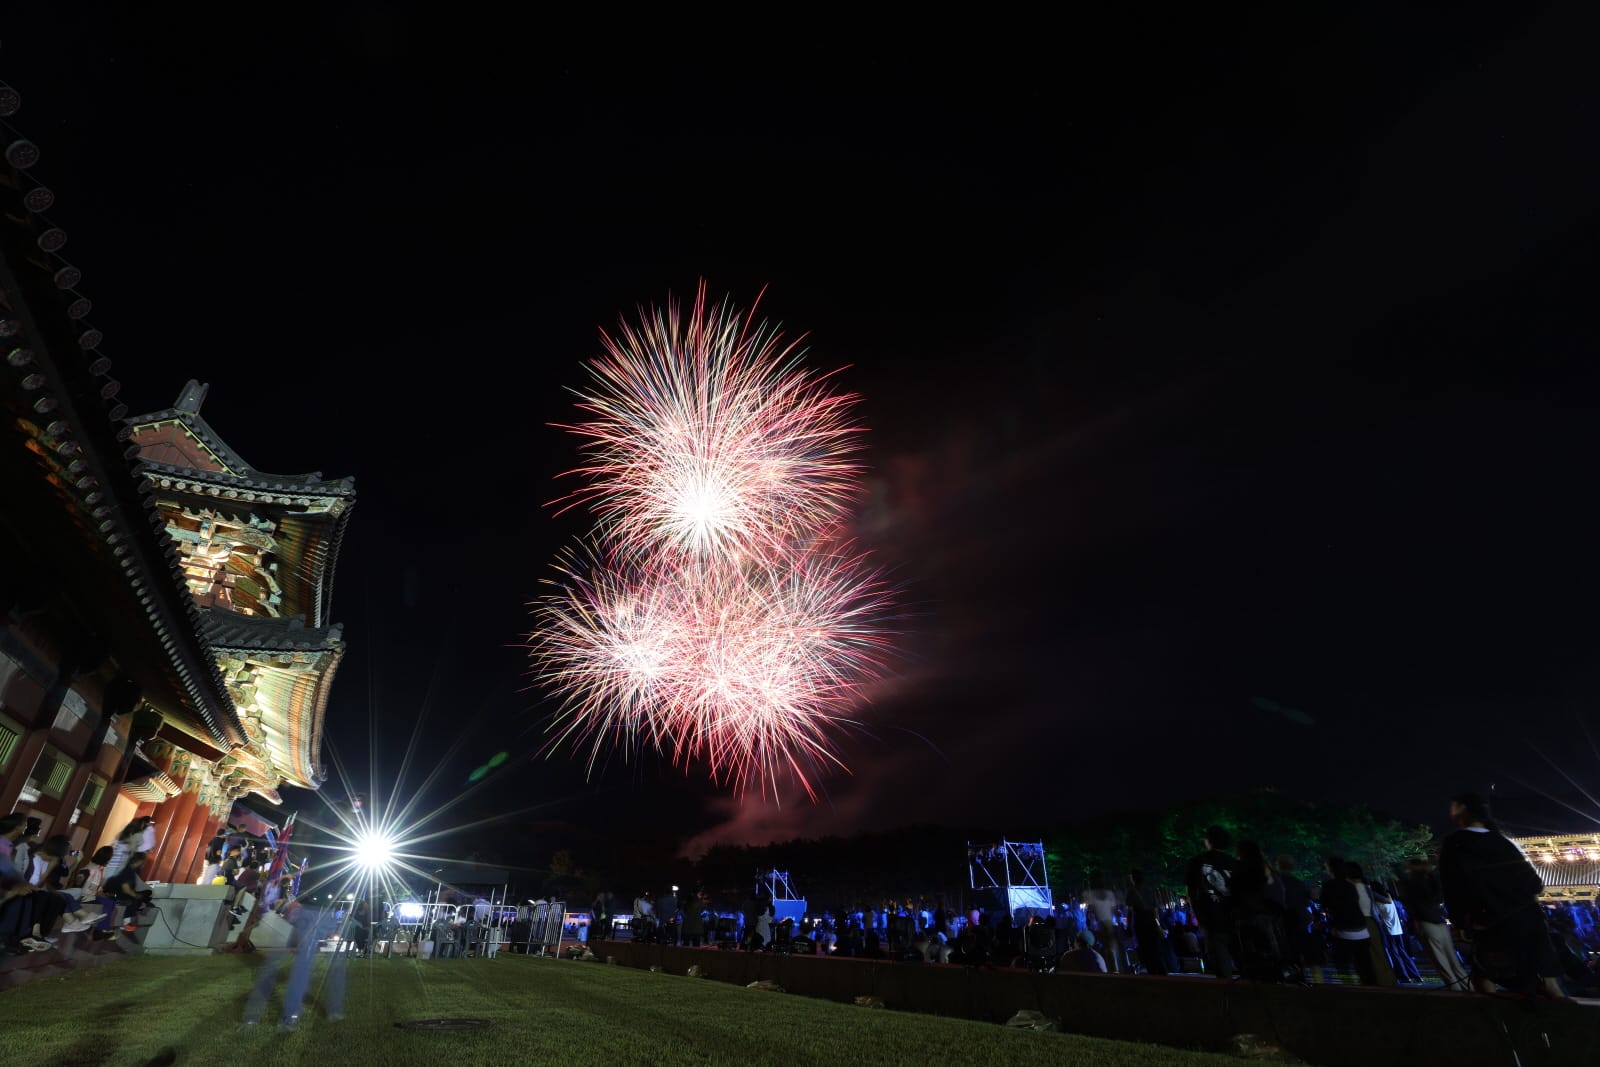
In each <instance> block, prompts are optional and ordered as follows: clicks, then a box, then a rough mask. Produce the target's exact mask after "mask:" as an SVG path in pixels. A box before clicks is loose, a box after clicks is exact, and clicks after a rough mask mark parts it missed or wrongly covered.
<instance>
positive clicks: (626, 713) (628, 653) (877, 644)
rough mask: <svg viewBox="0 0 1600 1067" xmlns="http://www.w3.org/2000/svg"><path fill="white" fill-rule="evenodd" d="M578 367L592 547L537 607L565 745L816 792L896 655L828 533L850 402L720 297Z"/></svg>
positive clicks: (866, 566)
mask: <svg viewBox="0 0 1600 1067" xmlns="http://www.w3.org/2000/svg"><path fill="white" fill-rule="evenodd" d="M640 320H641V324H640V325H639V326H637V327H635V326H632V325H629V324H627V323H624V324H623V326H622V328H621V330H620V331H619V333H618V335H617V336H616V337H615V338H613V337H611V336H608V335H602V343H603V346H604V349H605V355H604V356H602V357H601V358H599V359H597V360H595V361H594V362H593V363H591V364H590V369H591V371H592V372H593V375H594V379H595V387H594V388H593V389H591V390H590V391H588V392H581V393H580V394H579V403H578V406H579V409H580V410H581V411H583V412H585V413H587V414H588V415H590V416H591V417H590V419H588V420H587V421H584V422H580V423H577V424H574V425H572V426H568V427H566V428H567V429H569V430H571V431H572V432H573V433H575V434H577V435H578V436H579V437H581V438H583V439H584V441H585V446H586V452H587V455H588V462H587V463H585V465H584V466H582V467H580V468H578V469H577V470H576V471H575V472H573V473H575V474H577V475H578V476H580V477H582V478H583V479H584V481H585V485H584V486H583V488H580V489H579V490H577V491H576V492H574V493H572V494H571V495H569V496H568V497H566V498H564V500H563V501H561V503H562V504H563V505H564V506H568V507H570V506H574V505H576V504H579V503H583V504H587V505H588V506H589V507H590V509H591V510H592V512H593V513H594V515H595V518H596V528H595V531H594V536H593V543H592V544H591V545H588V546H586V549H585V550H584V551H582V552H570V553H568V554H566V555H565V556H564V557H563V558H562V559H561V560H560V561H558V564H557V570H558V577H557V578H555V579H554V580H553V581H552V586H553V590H552V592H551V593H550V594H549V595H547V596H545V597H543V598H541V599H540V600H539V601H538V602H537V603H536V604H535V606H534V621H535V625H534V632H533V634H532V636H531V639H530V643H531V646H532V655H533V661H534V669H535V674H536V676H537V677H539V678H540V679H541V680H543V681H544V682H545V683H547V684H548V685H550V686H551V687H552V688H553V689H554V690H555V691H557V692H558V693H559V694H560V695H561V700H562V703H561V705H560V710H559V711H558V712H557V714H556V716H555V718H554V722H553V726H552V730H553V731H554V733H555V739H556V741H557V743H563V742H568V743H572V744H573V745H574V746H575V747H577V748H580V749H583V748H586V749H587V759H588V764H589V768H590V770H591V772H592V771H593V770H594V768H595V766H596V764H597V763H598V761H599V759H600V757H601V756H602V755H603V754H604V753H605V752H607V751H608V750H610V749H618V750H621V751H622V752H623V753H625V754H626V753H628V752H630V751H632V750H634V749H635V748H637V747H640V746H647V747H650V748H653V749H655V750H657V751H660V752H663V753H666V754H667V755H669V756H670V757H671V758H672V760H673V761H674V762H676V763H679V764H682V765H684V766H685V767H687V766H690V765H692V764H696V763H703V764H705V765H706V766H708V767H709V769H710V773H711V776H712V778H713V779H714V780H717V781H721V782H725V783H727V784H730V785H731V786H732V787H733V788H734V789H735V790H736V791H738V792H743V791H745V790H746V789H747V788H749V787H751V786H752V785H759V786H760V788H761V789H763V790H764V791H765V790H767V789H768V788H772V789H773V791H774V793H776V789H775V785H776V783H777V782H778V781H779V779H780V778H782V777H784V776H792V777H793V778H794V779H795V780H797V781H798V782H799V783H800V784H801V785H802V786H803V787H804V788H805V789H806V791H807V792H808V793H809V794H810V795H812V796H815V789H814V784H813V778H814V777H815V775H816V773H817V771H818V770H819V769H822V768H825V767H833V768H836V769H843V767H844V765H843V763H842V762H841V761H840V759H839V757H838V755H837V753H836V750H835V747H834V742H833V737H834V735H835V734H836V733H837V731H838V729H839V728H841V727H845V726H848V725H850V724H851V723H852V721H853V720H851V719H850V718H849V716H850V715H851V713H852V711H853V710H854V709H855V708H856V707H858V706H859V705H860V704H861V703H862V700H863V693H864V690H865V689H866V687H867V686H868V685H869V684H870V683H871V682H872V681H874V680H875V679H877V678H878V677H880V676H881V674H882V671H883V669H884V664H885V658H886V652H887V650H888V640H887V634H886V631H885V630H884V626H883V622H884V620H885V619H886V618H887V617H888V615H887V613H888V611H889V609H890V607H891V597H890V595H889V591H888V589H887V587H886V585H885V583H884V582H883V580H882V577H881V575H880V574H879V573H878V571H876V570H875V569H874V568H873V566H872V565H871V562H870V560H869V559H868V558H867V556H866V554H865V553H861V552H857V551H855V550H854V549H852V548H851V547H850V546H849V544H848V542H847V541H846V540H845V539H844V537H843V534H842V529H843V526H844V523H845V521H846V520H847V518H848V515H849V511H850V509H851V507H852V506H853V505H854V503H855V502H856V501H857V500H858V499H859V497H860V494H861V484H860V483H861V468H860V465H859V463H858V462H857V459H856V453H857V450H858V448H859V444H858V440H859V435H860V427H859V426H858V425H857V424H856V422H855V421H854V419H853V417H852V415H851V408H852V406H853V404H854V403H855V397H853V396H849V395H842V394H837V393H834V392H832V391H830V388H829V385H830V382H831V377H830V376H827V375H822V376H818V375H815V374H813V373H812V372H811V371H810V370H809V369H807V368H806V367H804V366H802V365H801V364H800V362H799V356H800V353H799V352H798V351H797V349H796V348H795V346H794V345H785V344H784V342H783V340H782V335H781V333H779V332H778V331H777V330H775V329H771V328H769V327H768V326H767V325H766V324H764V323H761V324H755V323H753V321H752V319H751V317H750V316H748V315H745V314H742V313H740V312H738V311H736V310H734V309H733V308H731V307H730V306H729V305H728V304H726V303H724V304H722V305H720V306H718V307H715V308H711V307H708V306H707V305H706V301H705V287H704V285H702V286H701V287H700V290H699V292H698V294H697V297H696V300H695V303H694V307H693V310H692V312H691V313H690V315H689V316H688V318H687V319H685V318H684V317H682V316H681V315H680V313H679V310H678V308H677V307H676V305H673V304H670V303H669V305H668V308H667V310H665V311H662V310H659V309H657V310H653V311H650V312H643V311H641V313H640Z"/></svg>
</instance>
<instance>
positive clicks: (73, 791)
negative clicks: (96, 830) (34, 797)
mask: <svg viewBox="0 0 1600 1067" xmlns="http://www.w3.org/2000/svg"><path fill="white" fill-rule="evenodd" d="M93 773H94V761H93V760H85V761H83V762H81V763H79V764H78V765H77V766H75V767H73V768H72V777H71V778H68V779H67V787H66V788H65V789H63V790H62V791H61V808H60V810H59V811H57V812H56V817H55V821H54V822H52V823H51V824H50V831H49V832H50V833H52V834H68V835H71V833H72V832H73V828H72V827H69V826H68V825H67V820H68V819H70V818H72V809H73V808H76V807H77V806H78V801H79V800H81V799H83V790H84V787H85V786H87V785H88V784H89V775H91V774H93ZM79 829H87V827H79ZM81 844H82V842H80V843H79V844H77V845H73V846H72V847H73V848H78V847H80V845H81Z"/></svg>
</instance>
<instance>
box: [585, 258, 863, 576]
mask: <svg viewBox="0 0 1600 1067" xmlns="http://www.w3.org/2000/svg"><path fill="white" fill-rule="evenodd" d="M601 341H602V344H603V346H604V348H605V355H604V356H602V357H601V358H599V359H597V360H594V361H593V362H591V364H590V368H589V369H590V371H591V372H592V374H593V376H594V384H593V387H592V388H591V389H590V390H588V391H587V392H580V393H579V403H578V408H579V410H580V411H583V412H584V413H585V414H587V415H589V416H590V418H588V419H587V420H585V421H582V422H579V423H576V424H575V425H572V426H568V427H565V428H566V429H569V430H571V431H572V432H573V433H575V434H577V435H578V436H579V437H582V438H584V439H585V441H586V451H587V452H588V454H589V462H587V463H586V464H585V465H584V466H582V467H579V468H578V469H577V470H575V471H573V472H572V473H573V474H575V475H577V476H579V477H581V478H583V479H584V480H585V482H586V484H585V485H584V487H583V488H581V489H579V490H577V491H576V492H574V493H573V494H571V495H570V496H569V497H567V498H566V499H565V500H564V501H562V503H563V504H564V505H566V506H572V505H574V504H578V503H583V504H586V505H588V506H589V508H590V509H591V510H592V511H593V512H594V514H595V515H596V517H597V518H598V519H599V521H600V528H601V533H602V535H603V536H604V537H605V538H606V539H607V541H609V542H610V543H612V544H614V545H618V546H621V547H624V548H626V549H628V550H630V551H634V552H650V553H659V552H671V553H675V554H681V555H687V556H693V557H699V558H706V557H710V556H715V555H725V554H728V553H739V554H750V553H758V554H762V555H768V554H770V553H771V552H773V551H775V550H776V551H784V550H787V549H788V548H789V547H791V546H792V544H793V542H794V541H795V539H796V538H806V537H808V536H810V535H814V534H815V533H817V532H818V531H820V530H825V529H828V528H830V527H832V526H833V525H835V524H836V523H837V522H838V521H839V520H840V519H841V518H842V517H843V516H844V515H845V513H846V512H847V511H848V509H849V507H850V505H851V503H852V502H853V500H854V498H855V496H856V495H857V493H858V492H859V488H860V467H859V465H858V464H857V463H856V460H855V454H856V450H857V443H856V442H857V438H858V436H859V434H860V427H859V426H857V425H856V424H855V423H854V422H853V421H852V420H851V418H850V408H851V407H852V405H853V404H854V403H855V397H853V396H850V395H836V394H833V393H831V392H829V390H828V388H827V387H828V384H829V383H828V379H827V377H826V376H816V375H813V374H812V373H811V372H810V371H809V370H807V369H806V368H805V367H803V366H801V365H800V364H799V362H798V359H799V354H800V353H799V351H798V349H797V347H796V345H797V344H798V342H796V343H791V344H786V343H785V342H784V340H783V335H782V334H781V333H779V332H777V331H776V330H773V329H769V328H768V327H767V326H766V324H764V323H761V324H752V322H751V321H750V320H749V319H748V318H747V317H744V316H741V314H740V313H739V312H738V311H736V310H734V309H733V308H731V307H729V306H728V305H727V304H723V305H721V306H720V307H717V308H707V307H706V305H705V288H704V286H702V287H701V288H700V290H699V293H698V295H697V297H696V299H695V304H694V309H693V311H692V312H691V314H690V316H689V318H688V319H687V320H684V319H683V318H682V317H681V316H680V314H679V312H678V308H677V307H676V305H669V307H668V308H667V310H666V311H662V310H660V309H656V310H655V311H654V312H651V313H648V314H647V313H644V312H641V314H640V324H639V325H638V326H637V327H636V326H633V325H631V324H628V323H623V324H622V327H621V329H620V330H619V332H618V333H617V335H616V336H615V337H613V336H611V335H608V334H604V333H602V335H601Z"/></svg>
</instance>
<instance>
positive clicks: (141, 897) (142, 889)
mask: <svg viewBox="0 0 1600 1067" xmlns="http://www.w3.org/2000/svg"><path fill="white" fill-rule="evenodd" d="M144 861H145V854H144V853H143V852H134V853H131V854H129V856H128V863H127V866H125V867H123V868H122V870H120V871H117V872H116V873H115V874H111V875H107V876H106V881H105V885H104V886H103V887H102V890H101V892H102V893H103V894H104V895H105V896H108V897H110V898H111V899H113V900H115V901H116V902H117V903H118V904H122V905H124V906H125V908H126V910H125V911H124V912H123V916H122V929H123V932H124V933H130V934H132V933H137V932H138V929H139V923H138V922H137V919H138V916H139V913H140V912H141V911H143V910H144V909H145V907H146V905H148V904H149V903H150V893H151V891H150V887H149V886H147V885H145V882H144V879H143V878H141V877H139V871H140V869H141V868H142V867H144Z"/></svg>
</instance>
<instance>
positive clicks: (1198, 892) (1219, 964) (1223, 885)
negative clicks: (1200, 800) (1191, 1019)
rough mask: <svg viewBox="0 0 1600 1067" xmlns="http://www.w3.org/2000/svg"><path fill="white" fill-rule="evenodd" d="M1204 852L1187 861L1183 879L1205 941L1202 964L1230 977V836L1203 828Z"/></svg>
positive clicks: (1231, 879)
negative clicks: (1204, 953) (1204, 959)
mask: <svg viewBox="0 0 1600 1067" xmlns="http://www.w3.org/2000/svg"><path fill="white" fill-rule="evenodd" d="M1203 843H1204V844H1205V851H1204V852H1202V853H1200V854H1199V855H1198V856H1195V857H1193V858H1191V859H1190V860H1189V863H1188V866H1187V867H1186V868H1185V870H1184V881H1185V882H1186V883H1187V884H1188V888H1189V906H1190V907H1191V908H1193V909H1194V915H1195V918H1196V919H1197V920H1199V922H1200V932H1201V934H1202V936H1204V937H1205V941H1206V965H1207V966H1208V967H1210V968H1211V973H1212V974H1214V975H1216V976H1217V977H1218V978H1221V979H1224V980H1226V979H1229V978H1232V977H1233V970H1234V967H1233V955H1234V954H1233V920H1232V917H1231V916H1230V914H1229V905H1230V903H1231V901H1232V897H1233V875H1234V870H1235V863H1234V859H1233V857H1232V856H1230V855H1229V854H1228V853H1227V851H1226V849H1227V848H1228V847H1229V846H1230V845H1232V844H1233V835H1231V834H1229V833H1228V831H1226V830H1224V829H1223V828H1222V827H1220V826H1213V827H1211V828H1209V829H1208V830H1206V832H1205V838H1204V841H1203Z"/></svg>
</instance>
